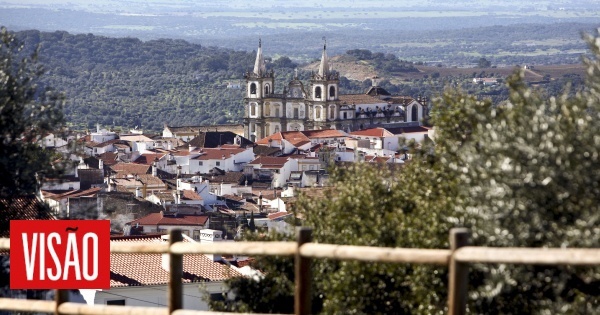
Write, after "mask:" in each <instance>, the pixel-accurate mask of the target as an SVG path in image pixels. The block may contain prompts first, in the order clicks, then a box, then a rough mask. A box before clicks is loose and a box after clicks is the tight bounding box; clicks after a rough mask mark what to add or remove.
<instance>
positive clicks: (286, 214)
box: [267, 211, 292, 220]
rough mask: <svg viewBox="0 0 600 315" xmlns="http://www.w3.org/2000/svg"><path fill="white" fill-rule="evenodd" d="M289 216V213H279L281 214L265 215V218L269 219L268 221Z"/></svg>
mask: <svg viewBox="0 0 600 315" xmlns="http://www.w3.org/2000/svg"><path fill="white" fill-rule="evenodd" d="M291 214H292V213H291V212H285V211H281V212H275V213H269V214H268V215H267V217H268V218H269V220H275V219H279V218H283V217H286V216H288V215H291Z"/></svg>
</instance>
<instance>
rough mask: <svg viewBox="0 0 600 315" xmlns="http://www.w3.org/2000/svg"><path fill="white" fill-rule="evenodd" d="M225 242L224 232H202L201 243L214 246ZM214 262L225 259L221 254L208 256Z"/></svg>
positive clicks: (209, 230)
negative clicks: (213, 244)
mask: <svg viewBox="0 0 600 315" xmlns="http://www.w3.org/2000/svg"><path fill="white" fill-rule="evenodd" d="M222 241H223V232H222V231H219V230H211V229H204V230H200V243H203V244H212V243H217V242H222ZM206 257H208V258H209V259H211V260H212V261H222V260H223V257H221V255H219V254H210V255H206Z"/></svg>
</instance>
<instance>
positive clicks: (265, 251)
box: [171, 242, 298, 256]
mask: <svg viewBox="0 0 600 315" xmlns="http://www.w3.org/2000/svg"><path fill="white" fill-rule="evenodd" d="M297 248H298V245H297V244H296V243H295V242H221V243H213V244H210V243H204V244H203V243H183V242H180V243H175V244H173V245H171V253H174V254H221V255H257V256H265V255H269V256H273V255H280V256H293V255H294V254H295V253H296V250H297Z"/></svg>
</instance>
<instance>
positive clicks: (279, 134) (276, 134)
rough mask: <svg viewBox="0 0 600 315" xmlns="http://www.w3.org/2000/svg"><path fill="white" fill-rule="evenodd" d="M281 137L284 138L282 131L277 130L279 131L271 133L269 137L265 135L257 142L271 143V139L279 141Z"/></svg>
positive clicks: (261, 143) (262, 143)
mask: <svg viewBox="0 0 600 315" xmlns="http://www.w3.org/2000/svg"><path fill="white" fill-rule="evenodd" d="M281 139H283V137H282V135H281V132H277V133H274V134H272V135H270V136H268V137H265V138H262V139H260V140H258V141H256V144H260V145H269V140H277V141H279V140H281Z"/></svg>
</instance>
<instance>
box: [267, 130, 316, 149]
mask: <svg viewBox="0 0 600 315" xmlns="http://www.w3.org/2000/svg"><path fill="white" fill-rule="evenodd" d="M281 139H285V140H286V141H287V142H289V143H291V144H292V145H293V146H295V147H299V146H302V145H304V144H306V143H309V142H310V139H309V138H308V137H307V136H305V135H304V134H303V133H302V132H301V131H284V132H278V133H274V134H272V135H270V136H268V137H266V138H262V139H260V140H258V141H257V142H256V144H260V145H269V140H277V141H281Z"/></svg>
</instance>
